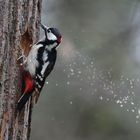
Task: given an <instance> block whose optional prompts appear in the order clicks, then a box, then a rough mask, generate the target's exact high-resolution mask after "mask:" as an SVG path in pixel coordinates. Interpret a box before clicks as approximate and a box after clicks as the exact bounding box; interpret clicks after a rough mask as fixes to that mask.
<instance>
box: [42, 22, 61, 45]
mask: <svg viewBox="0 0 140 140" xmlns="http://www.w3.org/2000/svg"><path fill="white" fill-rule="evenodd" d="M41 27H42V29H43V30H44V31H45V36H46V40H47V41H48V43H49V46H51V48H57V46H58V45H59V44H60V43H61V40H62V36H61V34H60V32H59V31H58V29H57V28H52V27H51V28H50V27H46V26H44V25H42V24H41Z"/></svg>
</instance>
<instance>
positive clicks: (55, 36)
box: [17, 24, 62, 111]
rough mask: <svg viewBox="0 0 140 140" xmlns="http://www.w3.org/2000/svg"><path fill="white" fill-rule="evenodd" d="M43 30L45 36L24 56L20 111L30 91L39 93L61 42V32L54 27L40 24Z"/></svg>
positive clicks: (19, 101) (18, 107)
mask: <svg viewBox="0 0 140 140" xmlns="http://www.w3.org/2000/svg"><path fill="white" fill-rule="evenodd" d="M41 27H42V29H43V30H44V32H45V38H44V39H43V40H40V41H39V42H37V43H36V44H35V45H33V46H32V48H31V50H30V52H29V55H28V57H27V58H26V59H27V60H26V63H25V69H24V71H23V82H24V83H23V87H24V88H23V94H22V96H21V97H20V99H19V100H18V104H17V110H18V111H21V110H22V108H23V107H24V105H25V104H26V102H27V101H28V100H29V98H30V96H31V95H32V93H33V92H34V91H35V92H37V93H38V94H40V92H41V89H42V88H43V86H44V83H45V79H46V77H47V76H48V75H49V74H50V72H51V71H52V70H53V68H54V65H55V61H56V57H57V50H56V49H57V47H58V45H59V44H60V43H61V39H62V37H61V34H60V32H59V31H58V30H57V29H56V28H47V27H46V26H44V25H42V24H41Z"/></svg>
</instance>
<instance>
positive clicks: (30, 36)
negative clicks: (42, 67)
mask: <svg viewBox="0 0 140 140" xmlns="http://www.w3.org/2000/svg"><path fill="white" fill-rule="evenodd" d="M41 2H42V0H0V140H27V139H29V136H30V125H31V110H32V101H31V100H30V101H28V103H27V104H26V106H25V109H24V110H23V111H22V112H21V113H20V115H18V113H17V111H16V106H17V101H18V99H19V98H20V96H21V87H22V86H21V85H22V73H21V68H20V65H19V62H18V61H17V59H18V57H19V56H20V55H21V54H22V53H23V54H24V55H26V56H27V55H28V52H29V51H30V45H31V44H33V43H35V42H36V40H37V39H38V38H39V23H40V14H41Z"/></svg>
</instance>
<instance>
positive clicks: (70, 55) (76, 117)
mask: <svg viewBox="0 0 140 140" xmlns="http://www.w3.org/2000/svg"><path fill="white" fill-rule="evenodd" d="M42 11H43V12H42V22H43V23H44V24H47V25H48V26H55V27H58V28H59V29H60V31H61V32H62V34H63V42H62V45H61V46H60V48H59V49H58V54H59V56H58V59H57V63H56V66H55V69H54V71H53V72H52V74H51V75H50V76H49V78H48V79H47V81H46V85H45V87H44V89H43V92H42V95H41V98H40V99H39V102H38V104H37V105H36V106H35V108H34V112H33V113H34V115H33V125H32V136H31V139H32V140H38V139H42V140H47V139H49V140H93V139H96V140H104V139H107V140H124V139H127V140H132V139H135V140H139V137H140V133H139V129H140V123H139V121H140V102H139V99H140V95H139V91H140V86H139V85H140V72H139V71H140V46H139V44H140V39H139V38H140V36H139V32H140V26H139V23H140V1H138V0H133V1H132V0H117V1H114V0H104V1H103V0H77V1H75V0H59V1H57V0H47V1H45V0H44V1H43V10H42Z"/></svg>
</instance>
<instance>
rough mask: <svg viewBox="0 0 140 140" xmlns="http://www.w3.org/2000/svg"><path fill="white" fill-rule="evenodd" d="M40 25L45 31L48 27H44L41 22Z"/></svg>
mask: <svg viewBox="0 0 140 140" xmlns="http://www.w3.org/2000/svg"><path fill="white" fill-rule="evenodd" d="M40 25H41V28H42V29H43V30H44V31H46V30H47V29H48V27H46V26H45V25H43V24H42V23H41V24H40Z"/></svg>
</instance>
